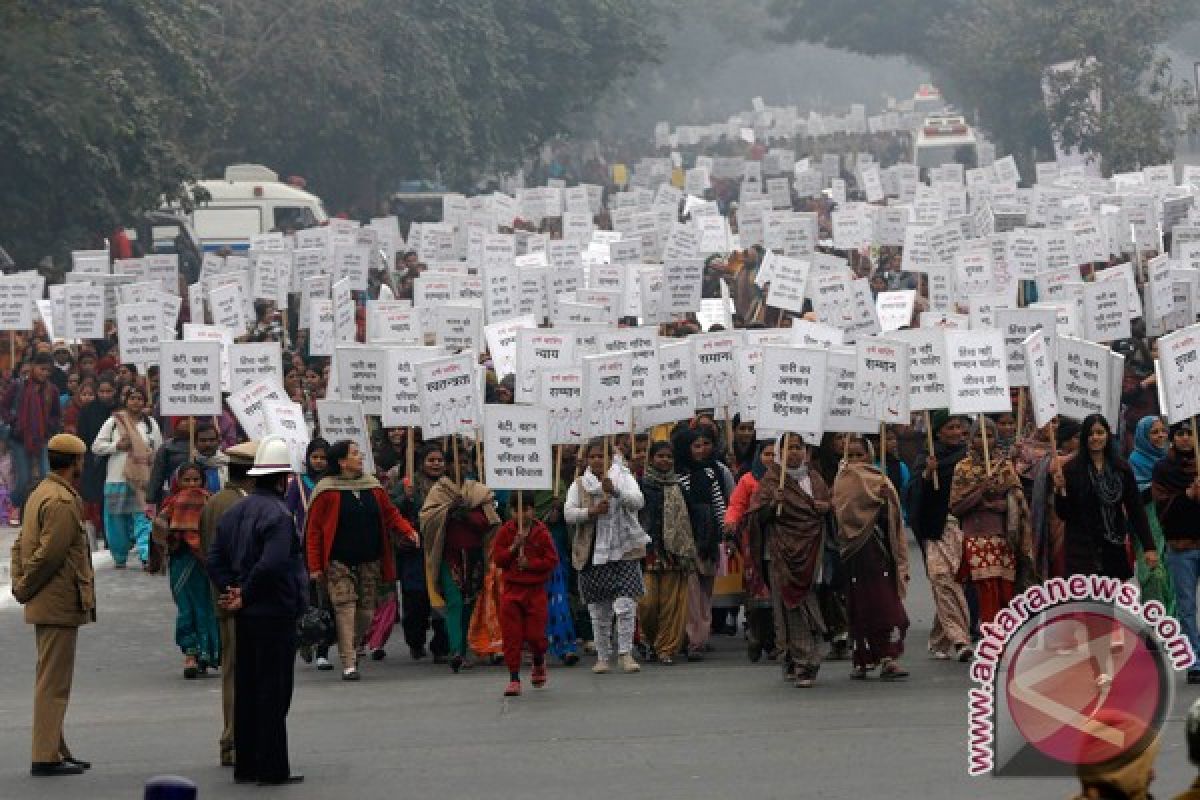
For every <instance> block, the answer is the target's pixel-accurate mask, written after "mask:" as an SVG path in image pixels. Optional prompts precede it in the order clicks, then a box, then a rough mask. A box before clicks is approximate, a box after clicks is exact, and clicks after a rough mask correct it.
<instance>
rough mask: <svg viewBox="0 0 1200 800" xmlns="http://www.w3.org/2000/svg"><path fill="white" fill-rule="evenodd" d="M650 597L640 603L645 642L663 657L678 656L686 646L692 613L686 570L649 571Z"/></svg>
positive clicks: (647, 573)
mask: <svg viewBox="0 0 1200 800" xmlns="http://www.w3.org/2000/svg"><path fill="white" fill-rule="evenodd" d="M643 577H644V578H645V581H646V594H644V595H643V596H642V597H641V599H640V600H638V623H639V624H640V625H641V626H642V640H643V641H644V642H645V643H646V644H648V645H650V646H651V647H653V648H654V652H655V653H657V654H658V655H659V657H660V658H661V657H663V656H668V657H674V655H675V654H676V653H678V652H679V648H680V647H681V646H682V645H683V629H684V625H685V624H686V622H687V612H688V602H687V601H688V575H687V573H686V572H684V571H683V570H668V571H662V572H659V571H655V570H647V571H646V573H645V575H644V576H643Z"/></svg>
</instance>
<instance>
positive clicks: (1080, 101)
mask: <svg viewBox="0 0 1200 800" xmlns="http://www.w3.org/2000/svg"><path fill="white" fill-rule="evenodd" d="M773 2H774V8H775V10H776V11H777V12H779V13H781V14H783V15H784V16H785V20H786V21H785V24H784V25H783V26H782V28H781V29H780V31H779V35H780V36H782V37H791V38H801V39H806V40H810V41H821V42H824V43H826V44H830V45H835V46H840V47H845V48H848V49H852V50H856V51H858V52H866V53H899V54H903V55H905V56H907V57H908V58H910V59H912V60H913V61H915V62H917V63H921V64H924V65H926V66H927V67H928V68H929V70H930V72H931V73H932V75H933V77H934V79H935V81H936V82H937V83H938V84H939V85H940V86H941V87H942V89H943V91H945V92H946V94H947V96H948V97H950V98H951V99H952V100H954V101H955V102H957V103H959V104H960V105H961V106H962V107H963V108H964V110H966V111H967V112H968V113H971V114H974V115H975V116H976V118H977V121H978V122H979V123H980V124H981V125H982V127H983V128H984V129H985V130H987V131H988V133H989V134H990V135H991V136H992V138H993V139H994V140H995V141H996V143H997V145H998V147H999V148H1000V149H1001V151H1002V152H1011V153H1013V154H1014V155H1015V156H1017V158H1018V161H1020V162H1021V163H1022V166H1023V167H1024V168H1025V174H1032V162H1033V161H1034V160H1036V159H1039V158H1052V157H1053V148H1052V146H1051V142H1052V137H1057V138H1058V139H1059V141H1060V142H1061V143H1062V144H1063V145H1065V146H1067V147H1076V148H1080V149H1082V150H1083V151H1085V152H1091V153H1095V154H1097V155H1099V156H1100V157H1101V159H1102V162H1103V166H1104V168H1105V170H1106V171H1109V172H1111V171H1114V170H1123V169H1130V168H1134V167H1137V166H1144V165H1148V164H1154V163H1161V162H1162V161H1163V160H1165V159H1167V158H1168V157H1169V153H1170V147H1171V137H1172V131H1171V130H1170V129H1169V126H1168V124H1167V117H1166V114H1165V111H1166V109H1167V108H1168V107H1169V106H1170V105H1171V104H1172V103H1173V102H1176V101H1177V100H1178V99H1179V98H1178V96H1177V93H1176V92H1175V87H1174V84H1173V82H1172V80H1171V77H1170V74H1169V70H1168V68H1167V67H1166V65H1165V63H1164V62H1162V61H1160V60H1159V59H1158V47H1159V45H1160V44H1161V43H1162V42H1164V41H1165V40H1166V39H1167V37H1168V35H1169V34H1170V32H1171V29H1172V26H1173V25H1176V24H1178V23H1180V22H1182V21H1184V20H1187V19H1190V18H1191V17H1193V16H1194V15H1195V14H1196V8H1195V6H1194V4H1191V3H1187V2H1183V1H1182V0H973V1H972V2H966V0H934V1H933V2H924V1H923V0H892V2H885V3H880V2H866V0H853V2H850V3H842V4H837V5H836V6H828V5H825V4H819V3H815V2H809V1H808V0H799V2H797V1H795V0H773ZM893 23H894V24H895V29H893V28H892V27H891V25H892V24H893ZM1064 62H1073V63H1074V64H1075V65H1077V66H1076V68H1074V69H1068V70H1064V71H1061V72H1059V73H1057V74H1056V75H1055V76H1054V77H1052V78H1051V79H1050V80H1049V81H1048V87H1049V89H1050V91H1049V92H1048V93H1047V95H1048V99H1049V108H1047V96H1044V94H1043V79H1044V77H1045V76H1046V70H1047V68H1049V67H1051V66H1053V65H1056V64H1061V63H1064Z"/></svg>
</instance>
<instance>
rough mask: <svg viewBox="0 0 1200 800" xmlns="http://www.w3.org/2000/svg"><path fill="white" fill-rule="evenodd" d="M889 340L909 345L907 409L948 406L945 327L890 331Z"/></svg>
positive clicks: (923, 409) (917, 409) (948, 391)
mask: <svg viewBox="0 0 1200 800" xmlns="http://www.w3.org/2000/svg"><path fill="white" fill-rule="evenodd" d="M888 339H891V340H893V341H897V342H903V343H904V344H906V345H908V379H909V393H908V407H909V410H910V411H932V410H933V409H937V408H945V407H946V406H948V405H950V386H949V384H948V383H947V379H946V337H945V331H944V329H942V328H937V327H930V328H911V329H908V330H903V331H893V332H892V333H890V334H888Z"/></svg>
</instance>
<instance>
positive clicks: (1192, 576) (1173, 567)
mask: <svg viewBox="0 0 1200 800" xmlns="http://www.w3.org/2000/svg"><path fill="white" fill-rule="evenodd" d="M1167 571H1168V572H1170V573H1171V582H1172V583H1173V584H1174V585H1175V616H1176V617H1178V619H1179V623H1180V624H1181V625H1182V626H1183V633H1184V635H1185V636H1187V638H1188V641H1189V642H1190V643H1191V645H1192V652H1194V653H1197V654H1200V631H1198V630H1197V628H1196V581H1197V580H1200V550H1176V549H1175V548H1173V547H1171V546H1170V545H1169V544H1168V545H1167ZM1198 666H1200V664H1197V662H1194V661H1193V662H1192V667H1191V668H1192V669H1196V668H1197V667H1198Z"/></svg>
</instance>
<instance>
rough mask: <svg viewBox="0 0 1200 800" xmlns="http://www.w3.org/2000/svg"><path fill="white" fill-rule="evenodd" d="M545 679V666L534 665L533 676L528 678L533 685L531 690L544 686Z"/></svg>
mask: <svg viewBox="0 0 1200 800" xmlns="http://www.w3.org/2000/svg"><path fill="white" fill-rule="evenodd" d="M546 679H547V671H546V665H545V664H542V665H541V666H539V665H537V664H534V665H533V676H532V677H531V678H530V683H532V684H533V688H535V689H541V688H542V687H543V686H545V685H546Z"/></svg>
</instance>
